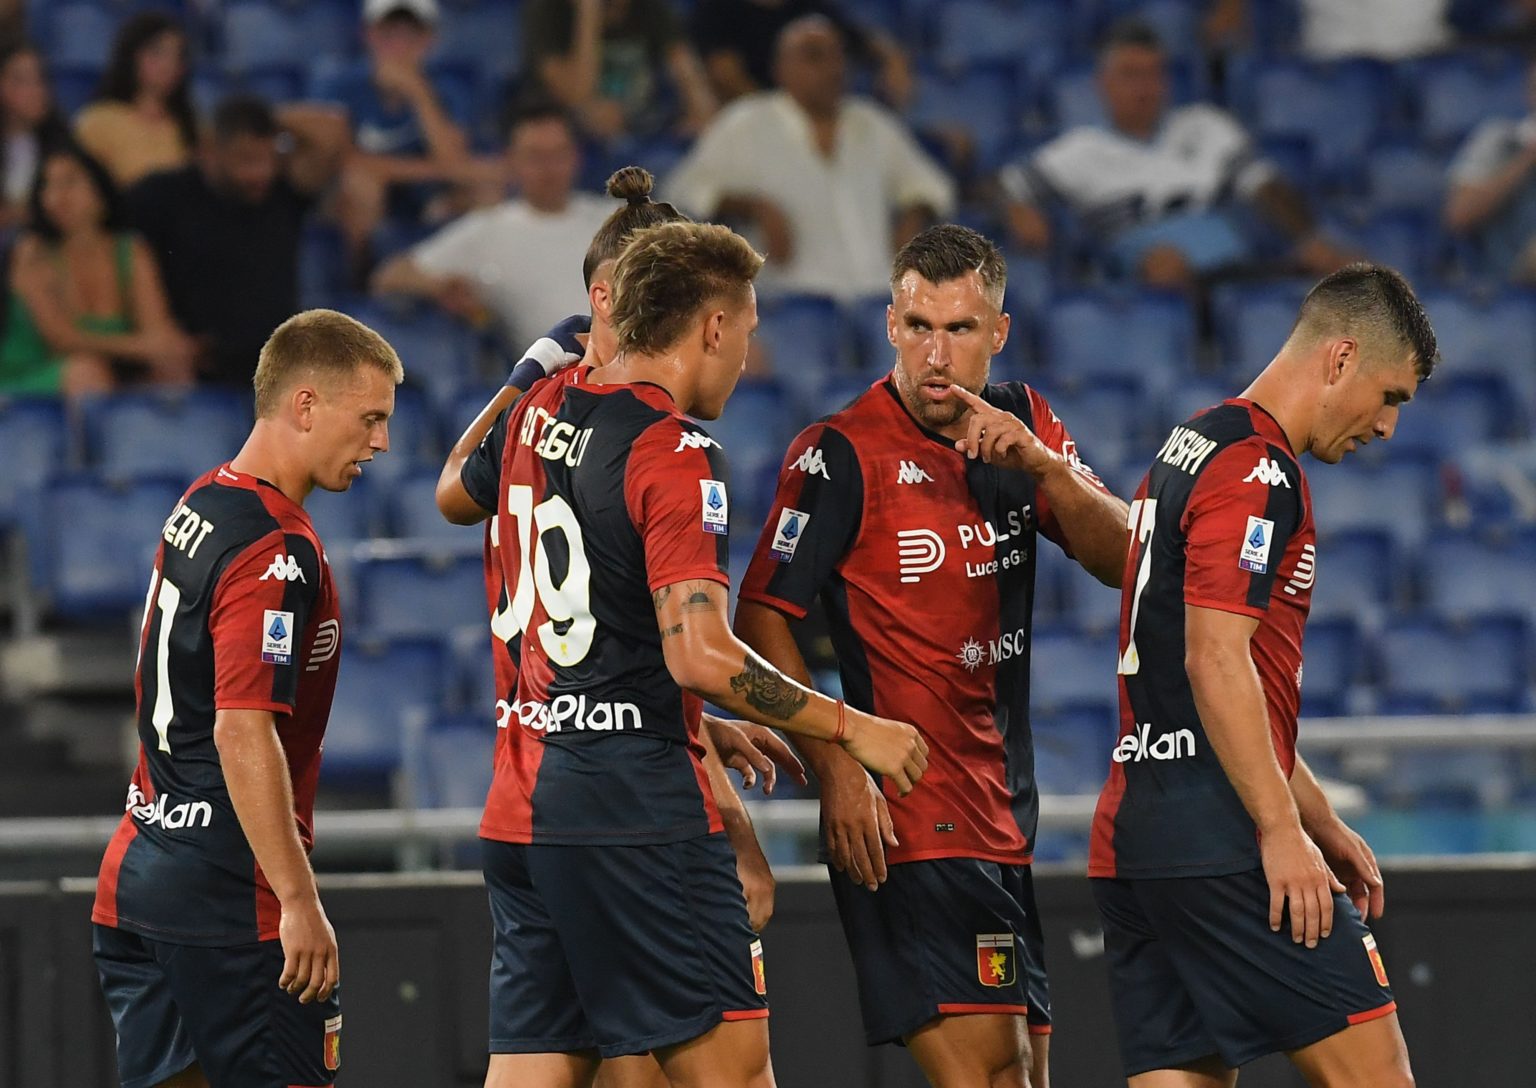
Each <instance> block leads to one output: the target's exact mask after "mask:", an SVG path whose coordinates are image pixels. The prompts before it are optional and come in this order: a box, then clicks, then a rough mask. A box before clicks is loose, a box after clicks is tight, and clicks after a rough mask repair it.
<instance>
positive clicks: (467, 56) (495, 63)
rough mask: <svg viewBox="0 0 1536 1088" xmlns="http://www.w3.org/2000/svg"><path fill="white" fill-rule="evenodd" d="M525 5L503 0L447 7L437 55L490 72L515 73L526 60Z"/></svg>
mask: <svg viewBox="0 0 1536 1088" xmlns="http://www.w3.org/2000/svg"><path fill="white" fill-rule="evenodd" d="M521 8H522V5H521V4H520V3H499V4H479V5H477V6H475V7H469V8H461V7H454V8H449V9H447V10H445V11H444V12H443V18H442V21H441V22H440V23H439V24H438V29H437V48H436V49H435V50H434V51H433V59H434V60H437V61H447V62H454V63H463V64H469V65H472V66H474V67H475V68H477V69H478V70H479V71H481V72H483V73H485V74H487V75H494V76H509V75H512V74H513V73H514V72H515V71H517V69H518V67H519V66H521V64H522V60H523V21H522V12H521Z"/></svg>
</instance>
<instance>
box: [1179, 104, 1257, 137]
mask: <svg viewBox="0 0 1536 1088" xmlns="http://www.w3.org/2000/svg"><path fill="white" fill-rule="evenodd" d="M1165 123H1166V125H1167V127H1168V128H1170V129H1178V130H1188V131H1191V132H1194V133H1203V134H1208V135H1216V134H1221V135H1238V136H1241V135H1243V134H1244V130H1243V126H1242V125H1240V124H1238V122H1237V119H1236V118H1235V117H1233V116H1232V115H1231V114H1230V113H1228V112H1227V111H1226V110H1224V109H1221V108H1219V107H1217V106H1212V105H1209V104H1207V103H1204V102H1193V103H1191V104H1189V105H1187V106H1177V107H1175V108H1174V109H1173V110H1171V111H1170V112H1169V114H1168V119H1167V121H1166V122H1165Z"/></svg>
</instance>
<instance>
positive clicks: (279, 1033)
mask: <svg viewBox="0 0 1536 1088" xmlns="http://www.w3.org/2000/svg"><path fill="white" fill-rule="evenodd" d="M94 928H95V931H96V932H95V951H96V970H97V973H98V974H100V976H101V990H102V993H103V994H105V995H106V998H107V1008H109V1009H110V1010H111V1011H112V1023H113V1024H114V1025H115V1026H116V1028H117V1068H118V1074H119V1076H120V1077H121V1078H122V1082H123V1088H151V1086H152V1085H156V1084H159V1083H160V1082H161V1081H163V1080H166V1079H168V1078H170V1077H172V1076H175V1075H176V1074H177V1073H180V1072H181V1071H182V1070H183V1069H186V1068H188V1067H190V1066H191V1065H192V1064H193V1063H194V1062H196V1063H197V1064H198V1065H200V1066H202V1070H203V1074H204V1075H205V1076H206V1077H207V1078H208V1083H210V1084H211V1085H213V1086H214V1088H289V1086H303V1088H310V1086H315V1088H318V1086H321V1085H328V1084H333V1083H335V1080H336V1070H337V1069H339V1068H340V1067H341V999H340V993H339V988H338V992H337V993H333V994H331V997H330V1000H328V1001H312V1002H310V1003H309V1004H307V1005H300V1004H299V1001H298V998H296V997H294V996H292V995H291V994H288V993H285V992H284V991H283V990H282V989H281V988H279V987H278V985H277V979H278V976H279V975H281V974H282V972H283V949H282V945H281V943H280V942H278V941H261V942H258V943H255V944H243V945H236V946H234V947H230V948H200V947H197V946H194V945H181V944H166V943H164V942H163V941H154V940H150V939H149V938H147V937H141V936H139V935H138V934H137V933H130V932H129V931H128V930H125V929H114V928H112V927H110V926H100V925H98V926H95V927H94Z"/></svg>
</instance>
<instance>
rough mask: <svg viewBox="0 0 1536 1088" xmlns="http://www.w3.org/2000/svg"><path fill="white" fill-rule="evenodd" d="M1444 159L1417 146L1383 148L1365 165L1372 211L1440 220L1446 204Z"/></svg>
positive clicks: (1403, 145)
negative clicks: (1418, 214) (1431, 217)
mask: <svg viewBox="0 0 1536 1088" xmlns="http://www.w3.org/2000/svg"><path fill="white" fill-rule="evenodd" d="M1445 170H1446V163H1445V157H1444V156H1443V155H1436V154H1435V153H1434V152H1432V151H1429V150H1427V149H1426V148H1424V147H1423V146H1422V145H1421V144H1419V143H1417V142H1413V143H1394V144H1380V145H1378V146H1377V147H1375V148H1374V149H1373V150H1372V151H1371V155H1370V160H1369V161H1368V162H1367V163H1366V173H1367V176H1368V178H1369V183H1368V184H1369V190H1370V203H1371V207H1372V208H1374V209H1375V210H1376V211H1378V212H1388V211H1413V212H1422V213H1425V214H1427V215H1433V216H1439V214H1440V209H1441V205H1442V204H1443V203H1444V200H1445Z"/></svg>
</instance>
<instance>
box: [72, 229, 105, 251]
mask: <svg viewBox="0 0 1536 1088" xmlns="http://www.w3.org/2000/svg"><path fill="white" fill-rule="evenodd" d="M106 237H107V232H106V231H104V230H103V229H102V228H101V227H99V226H97V225H95V224H92V225H91V226H89V227H81V228H80V229H79V230H77V231H75V232H73V233H71V234H66V235H65V236H64V240H63V241H62V242H61V243H60V244H61V246H62V247H63V248H64V249H67V250H72V251H78V250H82V249H94V248H96V247H97V246H99V245H101V243H102V242H103V241H104V240H105V239H106Z"/></svg>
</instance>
